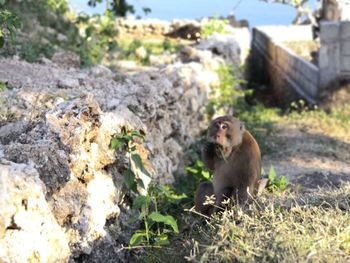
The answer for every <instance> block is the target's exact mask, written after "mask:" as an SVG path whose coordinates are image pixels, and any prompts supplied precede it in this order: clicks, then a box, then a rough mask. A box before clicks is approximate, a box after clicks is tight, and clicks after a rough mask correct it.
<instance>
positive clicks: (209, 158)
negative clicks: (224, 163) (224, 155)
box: [202, 142, 216, 170]
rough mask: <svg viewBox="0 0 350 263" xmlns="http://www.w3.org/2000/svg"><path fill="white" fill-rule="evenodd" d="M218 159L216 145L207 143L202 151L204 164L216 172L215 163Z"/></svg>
mask: <svg viewBox="0 0 350 263" xmlns="http://www.w3.org/2000/svg"><path fill="white" fill-rule="evenodd" d="M215 158H216V144H215V143H212V142H207V143H205V144H204V147H203V149H202V159H203V162H204V164H205V165H206V166H207V167H208V168H209V169H210V170H214V163H215Z"/></svg>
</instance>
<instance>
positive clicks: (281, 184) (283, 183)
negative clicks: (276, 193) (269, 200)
mask: <svg viewBox="0 0 350 263" xmlns="http://www.w3.org/2000/svg"><path fill="white" fill-rule="evenodd" d="M288 184H289V180H288V178H287V177H285V176H281V177H279V178H278V180H277V182H276V185H277V187H278V188H279V189H281V190H285V189H286V188H287V185H288Z"/></svg>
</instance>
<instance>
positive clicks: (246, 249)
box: [142, 186, 350, 262]
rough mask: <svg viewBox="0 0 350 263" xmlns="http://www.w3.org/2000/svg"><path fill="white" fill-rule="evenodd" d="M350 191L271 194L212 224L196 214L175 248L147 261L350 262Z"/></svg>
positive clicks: (185, 217) (184, 219) (187, 219)
mask: <svg viewBox="0 0 350 263" xmlns="http://www.w3.org/2000/svg"><path fill="white" fill-rule="evenodd" d="M349 204H350V187H349V186H347V187H344V188H342V189H338V190H328V191H325V190H319V191H317V192H315V193H312V194H304V195H299V194H295V193H291V192H285V193H284V194H283V195H274V194H271V193H267V192H265V193H264V194H263V195H262V196H260V197H259V198H258V199H257V201H256V202H255V203H253V204H252V205H251V206H250V207H249V208H244V209H243V208H242V207H238V206H236V207H233V208H231V209H230V210H225V211H224V212H223V213H222V214H221V215H219V216H216V217H214V218H213V219H211V220H210V221H207V222H206V221H204V219H203V218H201V217H200V216H198V215H196V214H192V213H191V212H184V213H183V214H182V215H179V216H181V220H178V221H179V222H181V223H179V226H180V229H181V234H180V236H178V237H175V238H173V239H172V240H171V241H170V242H171V246H167V247H165V248H162V249H157V250H149V251H147V255H143V256H142V261H143V262H162V260H164V259H165V258H171V259H172V260H171V262H182V261H184V258H185V257H186V258H187V259H192V260H193V261H194V262H305V261H309V262H347V261H349V260H350V218H349V212H350V205H349Z"/></svg>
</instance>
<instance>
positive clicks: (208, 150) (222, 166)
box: [194, 116, 266, 216]
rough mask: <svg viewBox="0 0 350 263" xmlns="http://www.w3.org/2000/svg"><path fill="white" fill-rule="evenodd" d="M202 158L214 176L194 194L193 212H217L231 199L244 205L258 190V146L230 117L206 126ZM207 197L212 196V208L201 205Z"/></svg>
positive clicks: (238, 123) (259, 159) (221, 118)
mask: <svg viewBox="0 0 350 263" xmlns="http://www.w3.org/2000/svg"><path fill="white" fill-rule="evenodd" d="M202 159H203V163H204V164H205V165H206V167H207V168H208V169H209V170H211V171H213V174H214V176H213V182H212V183H211V182H203V183H201V184H200V185H199V187H198V189H197V191H196V194H195V200H194V201H195V210H196V211H197V212H199V213H201V214H204V215H207V216H211V215H212V214H213V213H216V212H218V211H219V209H220V208H221V207H222V201H223V200H224V199H225V198H231V197H233V198H234V200H235V201H236V202H238V203H239V204H242V205H244V204H246V203H247V202H248V201H249V200H250V199H251V197H254V196H255V195H256V194H257V192H258V189H260V188H261V186H259V179H260V177H261V153H260V148H259V145H258V143H257V142H256V140H255V139H254V137H253V136H252V135H251V134H250V133H249V131H247V130H246V129H245V126H244V123H243V122H241V121H239V120H238V119H236V118H234V117H232V116H222V117H218V118H216V119H214V120H213V121H212V122H211V123H210V125H209V128H208V132H207V143H206V145H205V146H204V147H203V149H202ZM265 183H266V182H265ZM211 195H214V196H215V205H214V206H213V205H210V204H205V205H204V202H205V201H206V197H207V196H211Z"/></svg>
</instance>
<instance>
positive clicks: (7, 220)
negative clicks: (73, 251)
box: [0, 159, 70, 262]
mask: <svg viewBox="0 0 350 263" xmlns="http://www.w3.org/2000/svg"><path fill="white" fill-rule="evenodd" d="M45 191H46V190H45V185H44V184H43V182H42V181H41V180H40V178H39V174H38V172H37V171H36V170H35V169H34V168H33V167H32V166H30V165H26V164H16V163H12V162H8V161H5V160H3V159H1V160H0V211H1V213H0V261H1V262H65V261H68V258H69V256H70V250H69V246H68V239H67V238H66V236H65V231H64V229H63V228H61V227H60V226H59V224H58V223H57V221H56V219H55V217H54V215H53V214H52V212H51V210H50V208H49V206H48V204H47V202H46V200H45V194H44V193H45Z"/></svg>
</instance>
